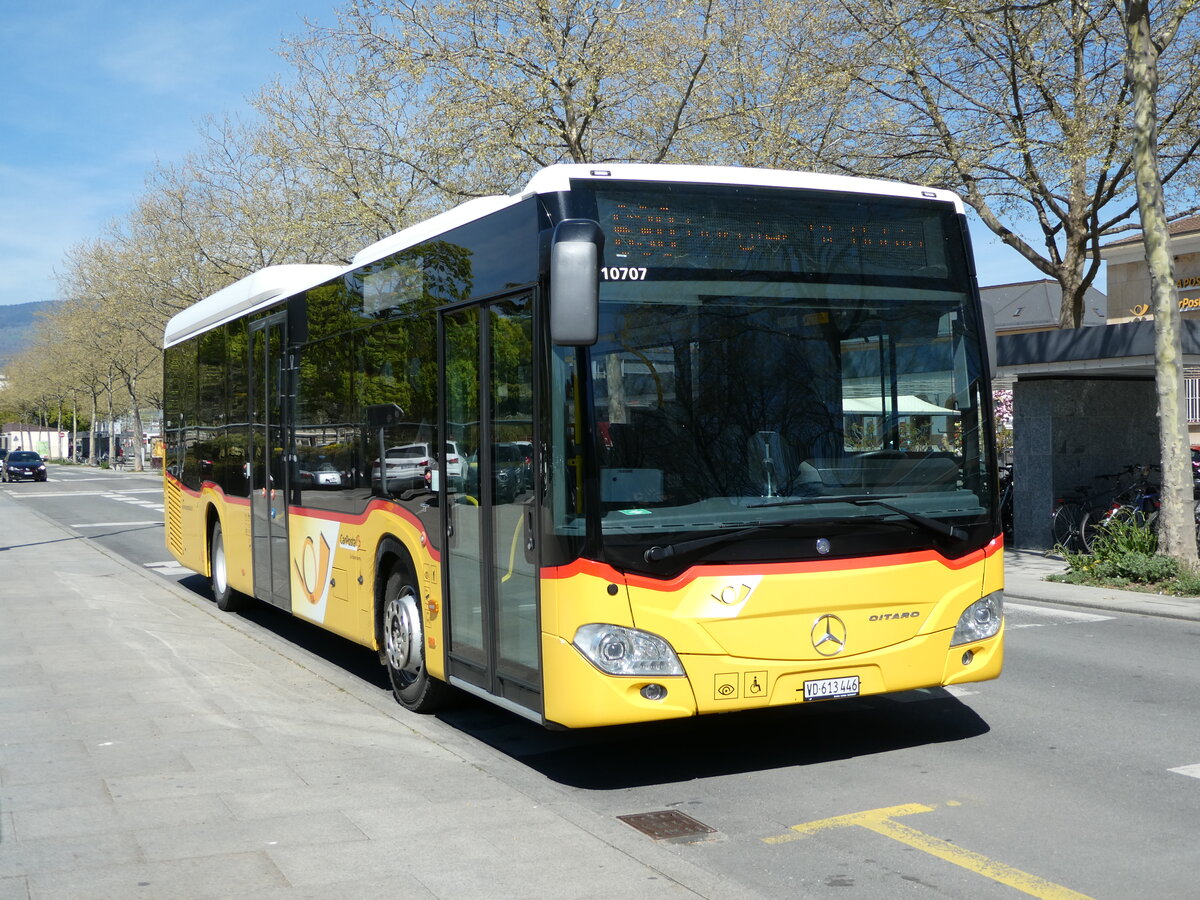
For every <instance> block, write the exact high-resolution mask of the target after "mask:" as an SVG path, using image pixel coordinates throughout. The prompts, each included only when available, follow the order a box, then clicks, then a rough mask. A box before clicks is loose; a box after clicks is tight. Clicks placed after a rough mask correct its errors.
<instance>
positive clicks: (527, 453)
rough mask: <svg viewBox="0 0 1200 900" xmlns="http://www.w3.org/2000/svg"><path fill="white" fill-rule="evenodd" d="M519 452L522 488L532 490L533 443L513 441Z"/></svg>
mask: <svg viewBox="0 0 1200 900" xmlns="http://www.w3.org/2000/svg"><path fill="white" fill-rule="evenodd" d="M513 443H514V444H515V445H516V447H517V450H518V451H519V452H520V454H521V478H522V480H523V482H524V485H525V487H524V489H525V490H527V491H532V490H533V443H532V442H531V441H513Z"/></svg>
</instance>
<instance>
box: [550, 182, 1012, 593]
mask: <svg viewBox="0 0 1200 900" xmlns="http://www.w3.org/2000/svg"><path fill="white" fill-rule="evenodd" d="M657 189H658V188H657V186H656V189H655V190H657ZM595 204H596V208H595V212H596V218H597V220H598V221H599V222H600V223H601V226H602V227H603V228H604V229H605V231H606V246H605V260H604V263H605V265H604V270H603V273H602V282H601V305H600V340H599V342H598V343H597V344H596V345H595V346H594V347H592V348H590V351H589V352H588V353H587V354H586V355H580V356H579V357H578V359H575V360H572V359H570V356H569V354H567V353H565V352H564V353H562V354H560V359H561V360H562V361H563V364H564V365H568V366H580V367H585V368H586V371H585V372H581V373H579V374H580V375H582V376H583V377H582V378H578V379H576V380H577V381H580V382H590V388H591V390H590V392H589V393H585V394H584V396H588V397H589V399H590V403H589V404H587V406H588V409H587V413H588V415H589V419H590V421H588V422H587V423H586V427H587V429H588V432H589V437H590V439H591V441H592V446H591V448H590V451H591V459H592V461H593V462H592V466H591V468H592V472H593V473H594V475H593V477H592V478H591V479H588V480H587V481H586V482H584V484H585V485H590V488H588V487H585V488H584V493H585V495H586V496H585V499H584V502H583V503H582V504H578V506H577V514H576V515H564V516H563V517H562V520H561V522H560V524H561V526H562V527H563V529H564V530H565V531H571V530H586V529H587V528H588V527H589V524H588V523H589V521H590V523H591V524H590V528H591V530H592V532H598V535H599V536H598V537H595V536H594V535H593V540H598V541H599V542H600V544H601V546H602V547H603V552H604V554H605V556H606V557H607V558H609V559H610V560H611V561H613V562H614V563H617V564H619V565H623V566H625V567H626V568H641V569H647V570H655V565H654V564H655V562H656V560H659V559H663V558H666V557H673V556H676V555H677V554H676V551H677V550H678V551H680V552H679V554H678V555H680V556H685V555H687V552H690V553H691V559H688V560H687V562H691V561H694V560H695V559H696V558H697V557H699V556H702V557H703V558H705V559H709V560H736V559H756V560H763V559H767V560H770V559H796V558H801V557H803V556H805V555H806V554H809V553H811V554H813V555H814V558H817V556H818V555H820V554H827V553H830V550H829V549H828V547H829V546H830V545H831V544H832V546H833V553H834V555H838V551H839V549H840V552H841V553H842V554H846V555H851V554H862V553H864V552H872V551H874V552H895V551H897V550H900V549H911V548H913V547H922V546H933V545H937V546H939V547H941V548H942V549H943V551H944V552H946V553H949V554H950V555H960V554H961V553H964V552H966V551H967V550H968V549H973V548H977V547H979V546H982V544H983V543H986V539H987V538H988V537H990V531H989V523H990V520H991V509H990V507H991V503H992V501H991V497H992V495H993V486H992V485H991V484H990V483H989V479H988V476H987V472H988V471H989V466H988V453H989V452H990V450H989V447H988V445H987V442H986V441H985V439H984V434H985V433H986V431H987V429H986V428H985V427H982V426H983V424H984V423H985V421H986V418H985V417H986V416H987V415H988V404H987V400H986V398H985V396H984V394H985V388H986V386H987V379H986V375H985V373H983V372H982V353H981V349H980V345H981V343H982V335H981V329H980V326H979V322H978V321H977V316H976V313H975V307H974V305H973V301H972V292H971V287H970V278H969V276H968V274H967V270H966V264H965V250H964V242H963V238H962V234H961V227H962V226H961V224H960V223H959V219H958V217H957V216H956V215H955V214H954V212H953V211H952V210H951V209H950V208H949V204H946V203H944V202H939V203H934V202H923V201H913V200H904V199H900V198H880V197H877V196H871V197H864V198H859V197H854V196H851V195H846V194H828V193H819V194H813V193H807V192H798V191H784V190H770V189H761V188H759V189H752V188H744V187H743V188H733V187H720V188H718V187H708V186H705V187H697V186H677V185H676V186H671V187H670V188H667V189H663V194H662V195H661V196H658V195H655V196H652V197H651V196H647V191H646V189H645V186H642V189H641V190H640V191H637V192H634V191H631V190H623V189H621V188H620V187H616V188H612V189H610V188H609V187H608V186H603V187H602V188H598V189H596V196H595ZM572 377H573V376H572ZM568 457H569V454H567V453H565V452H564V453H556V454H555V458H556V459H565V458H568ZM563 477H564V480H570V477H569V476H567V473H563ZM809 538H811V540H809ZM818 538H824V539H826V540H824V541H823V542H822V541H820V540H818Z"/></svg>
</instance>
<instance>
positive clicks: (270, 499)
mask: <svg viewBox="0 0 1200 900" xmlns="http://www.w3.org/2000/svg"><path fill="white" fill-rule="evenodd" d="M286 319H287V314H286V313H277V314H275V315H272V316H270V317H268V318H266V319H263V320H261V321H258V322H254V323H252V324H251V325H250V429H251V436H252V443H253V446H252V450H251V458H250V478H251V481H250V484H251V491H250V522H251V529H252V532H253V546H254V595H255V596H256V597H258V598H259V599H260V600H265V601H266V602H267V603H271V604H274V605H275V606H280V607H283V608H284V609H290V608H291V599H290V586H289V572H288V532H287V490H286V488H287V483H286V481H285V474H284V459H285V454H286V453H287V452H288V441H287V429H286V427H285V424H286V423H285V420H284V413H285V411H286V409H287V403H286V402H285V401H286V397H287V383H288V380H289V379H288V378H287V377H286V372H285V353H286V348H287V343H286V341H285V333H286V332H285V328H286Z"/></svg>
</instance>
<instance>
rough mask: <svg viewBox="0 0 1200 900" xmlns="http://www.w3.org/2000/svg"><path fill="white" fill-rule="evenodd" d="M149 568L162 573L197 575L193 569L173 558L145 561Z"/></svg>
mask: <svg viewBox="0 0 1200 900" xmlns="http://www.w3.org/2000/svg"><path fill="white" fill-rule="evenodd" d="M144 565H145V567H146V568H147V569H153V570H154V571H155V572H158V573H160V574H162V575H195V574H196V573H195V572H193V571H192V570H191V569H189V568H187V567H186V566H181V565H180V564H179V563H178V562H177V561H175V560H173V559H168V560H164V561H163V562H155V563H145V564H144Z"/></svg>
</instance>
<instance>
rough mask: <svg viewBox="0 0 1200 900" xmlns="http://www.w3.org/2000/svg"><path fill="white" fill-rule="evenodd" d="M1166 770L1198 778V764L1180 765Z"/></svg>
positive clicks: (1199, 776)
mask: <svg viewBox="0 0 1200 900" xmlns="http://www.w3.org/2000/svg"><path fill="white" fill-rule="evenodd" d="M1167 771H1168V772H1175V773H1177V774H1179V775H1187V776H1188V777H1189V778H1200V764H1197V765H1194V766H1180V767H1179V768H1177V769H1167Z"/></svg>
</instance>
